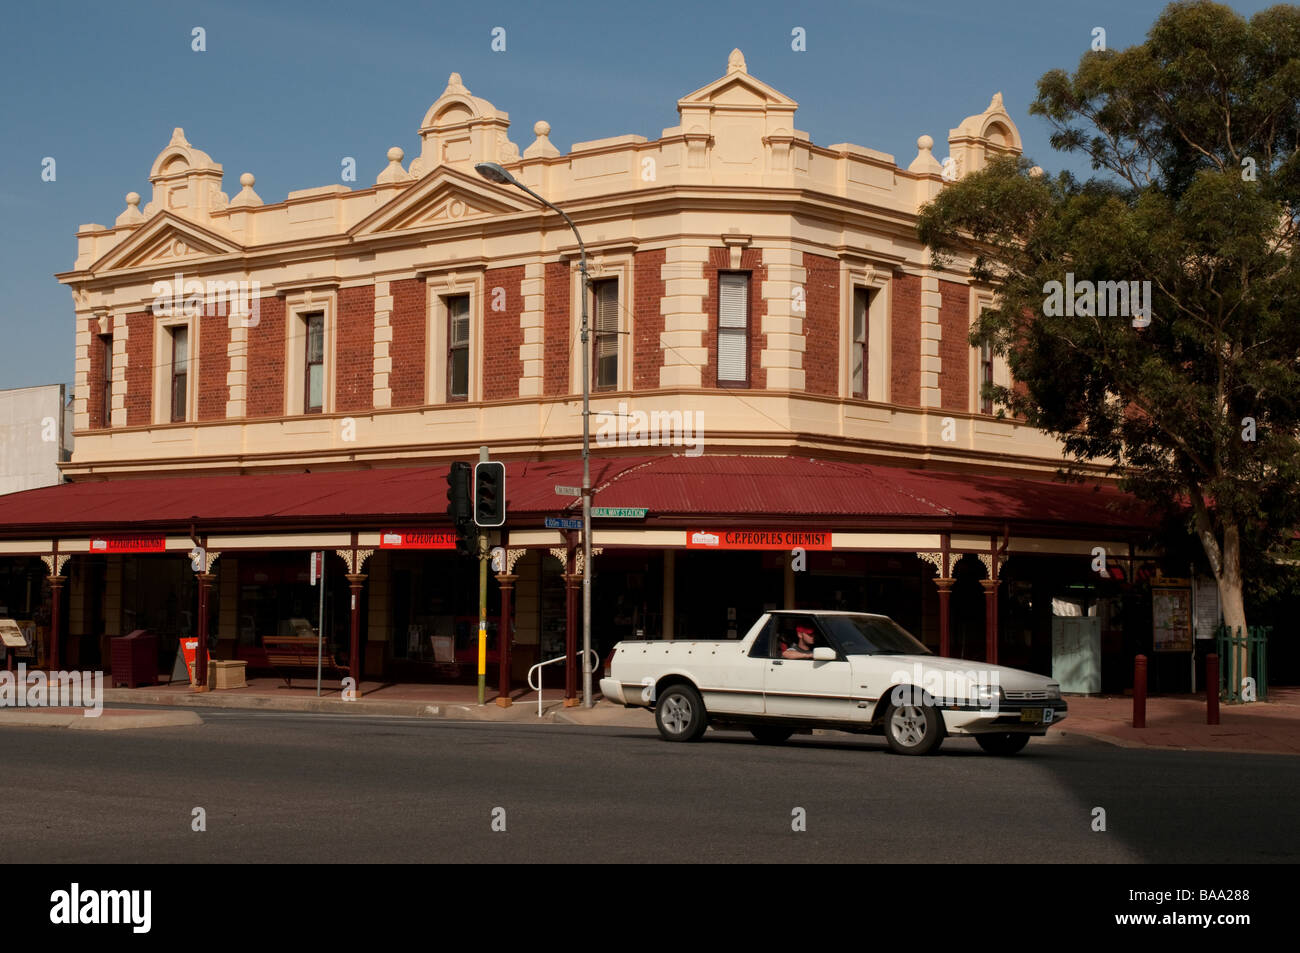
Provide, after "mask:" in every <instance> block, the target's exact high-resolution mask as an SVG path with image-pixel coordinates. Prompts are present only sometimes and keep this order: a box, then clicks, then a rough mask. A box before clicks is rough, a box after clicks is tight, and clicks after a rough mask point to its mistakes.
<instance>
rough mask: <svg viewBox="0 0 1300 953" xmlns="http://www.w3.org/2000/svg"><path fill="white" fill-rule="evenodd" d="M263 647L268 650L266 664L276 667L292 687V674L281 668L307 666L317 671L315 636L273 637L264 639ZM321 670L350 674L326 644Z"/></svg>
mask: <svg viewBox="0 0 1300 953" xmlns="http://www.w3.org/2000/svg"><path fill="white" fill-rule="evenodd" d="M262 648H263V649H264V650H265V651H266V664H267V666H269V667H270V668H273V669H276V670H277V672H278V674H279V675H280V677H281V678H283V679H284V684H285V685H288V686H290V687H292V685H293V682H292V681H291V680H290V676H288V675H285V674H284V673H283V672H279V669H286V668H287V669H294V668H306V669H310V670H311V671H313V672H314V671H316V652H317V644H316V638H315V637H314V636H302V635H294V636H284V637H271V638H263V639H262ZM320 663H321V670H322V671H330V672H337V673H339V674H342V675H347V674H349V669H348V667H347V666H346V665H340V664H339V663H338V661H337V660H336V659H335V658H334V653H333V652H331V651H330V650H329V647H328V646H325V648H324V651H323V652H322V653H321V656H320Z"/></svg>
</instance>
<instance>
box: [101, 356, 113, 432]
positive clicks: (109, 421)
mask: <svg viewBox="0 0 1300 953" xmlns="http://www.w3.org/2000/svg"><path fill="white" fill-rule="evenodd" d="M99 351H100V357H101V362H102V364H103V368H104V370H103V380H102V381H101V382H100V384H101V385H102V388H103V394H104V403H103V406H102V407H101V408H100V414H101V415H102V416H101V417H100V426H101V427H111V426H113V335H111V334H102V335H100V337H99Z"/></svg>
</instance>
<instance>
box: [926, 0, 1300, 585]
mask: <svg viewBox="0 0 1300 953" xmlns="http://www.w3.org/2000/svg"><path fill="white" fill-rule="evenodd" d="M1030 111H1031V112H1032V113H1033V114H1035V115H1039V116H1043V117H1045V118H1046V119H1047V121H1048V122H1049V123H1051V125H1052V126H1053V128H1054V130H1055V133H1054V135H1053V136H1052V145H1053V146H1054V147H1055V148H1057V149H1060V150H1064V151H1067V152H1074V153H1082V154H1084V155H1086V156H1088V157H1089V158H1090V160H1091V162H1092V166H1093V168H1094V169H1095V170H1099V171H1100V172H1101V173H1102V174H1101V175H1100V176H1099V177H1095V178H1093V179H1090V180H1089V181H1087V182H1080V181H1078V180H1077V179H1076V178H1075V177H1073V176H1071V175H1069V174H1067V173H1061V174H1059V175H1057V176H1055V177H1047V176H1043V175H1037V176H1035V175H1034V174H1031V167H1032V163H1031V162H1029V161H1028V160H1026V159H1024V158H1018V159H1017V158H1003V159H998V160H995V161H993V162H991V164H990V165H989V166H988V167H987V168H985V169H983V170H981V171H979V172H976V173H973V174H971V175H969V176H967V177H965V178H963V179H961V180H959V181H958V182H956V183H954V184H952V185H951V186H949V187H947V188H945V189H944V190H943V191H942V192H941V193H940V194H939V196H938V197H937V199H936V200H935V201H934V202H933V203H932V204H931V205H929V206H927V207H926V208H925V209H924V210H923V211H922V215H921V220H920V224H919V235H920V237H921V240H922V241H924V242H925V243H926V244H927V245H929V246H930V248H931V249H932V252H933V254H934V258H935V262H936V265H937V266H939V267H946V266H949V265H951V264H954V263H955V264H958V265H959V266H960V267H967V266H969V267H971V270H972V273H973V274H974V276H975V277H976V279H977V280H978V281H981V282H986V283H988V284H989V285H991V286H992V287H994V288H996V289H997V291H998V292H999V303H998V305H997V307H995V308H994V309H991V310H988V311H985V312H984V314H983V316H982V317H981V319H980V321H979V322H978V324H977V326H976V327H975V329H974V330H973V332H972V336H971V340H972V343H973V344H982V343H984V342H986V341H988V342H991V343H992V345H993V347H994V350H995V351H996V352H997V353H999V354H1002V355H1005V356H1006V357H1007V360H1008V363H1009V366H1010V368H1011V371H1012V374H1013V375H1014V377H1015V379H1016V380H1017V381H1020V382H1022V383H1023V384H1024V385H1025V388H1026V390H1025V392H1024V393H1017V392H1016V391H1014V390H1011V389H1007V388H997V387H995V388H993V392H994V397H995V399H996V400H997V401H998V402H999V403H1000V404H1002V405H1004V406H1006V407H1008V408H1009V409H1010V410H1011V411H1013V412H1015V413H1018V414H1021V415H1023V416H1024V417H1025V418H1026V419H1027V420H1028V421H1029V422H1030V423H1031V424H1033V425H1035V426H1037V427H1039V428H1041V429H1043V430H1045V431H1048V432H1050V433H1053V434H1054V435H1056V436H1058V437H1059V438H1060V439H1061V440H1062V441H1063V442H1064V444H1065V447H1066V449H1067V452H1068V453H1069V454H1070V455H1071V456H1073V457H1074V458H1076V459H1078V460H1106V461H1112V462H1113V463H1114V466H1115V472H1116V473H1117V474H1118V475H1120V476H1121V477H1122V479H1123V482H1124V484H1125V485H1126V487H1127V488H1128V489H1130V490H1132V491H1134V492H1136V493H1138V494H1139V495H1141V496H1143V497H1144V498H1147V499H1149V500H1152V501H1156V502H1161V503H1165V504H1171V503H1179V504H1183V505H1186V504H1187V503H1189V502H1190V503H1191V504H1193V507H1192V509H1193V512H1195V510H1197V509H1199V510H1200V511H1201V513H1202V516H1203V520H1208V522H1202V524H1201V525H1200V526H1199V529H1200V530H1201V532H1199V533H1198V537H1200V538H1201V539H1202V541H1203V542H1204V541H1205V537H1206V530H1207V529H1212V532H1213V535H1214V537H1215V539H1216V540H1217V543H1218V545H1219V546H1220V547H1221V546H1222V545H1223V542H1224V533H1225V531H1227V530H1228V529H1229V528H1233V529H1234V531H1236V532H1239V533H1240V538H1241V547H1242V560H1243V569H1245V570H1246V572H1247V577H1248V578H1249V577H1250V574H1251V571H1252V567H1253V568H1254V569H1255V570H1257V577H1258V578H1259V579H1260V582H1261V583H1263V582H1264V577H1265V576H1266V575H1267V573H1266V572H1265V571H1264V570H1263V569H1262V568H1261V567H1262V566H1263V565H1264V564H1265V563H1266V562H1267V559H1266V554H1268V553H1270V552H1272V553H1274V554H1279V553H1280V551H1281V550H1282V549H1283V548H1286V547H1287V546H1289V544H1290V542H1291V539H1292V536H1293V534H1294V532H1295V529H1296V527H1297V526H1300V441H1298V440H1297V434H1298V433H1300V417H1298V415H1300V268H1297V239H1298V238H1300V235H1298V228H1297V225H1298V218H1300V151H1298V149H1297V147H1298V146H1300V8H1297V7H1293V6H1278V7H1273V8H1270V9H1268V10H1264V11H1261V12H1260V13H1258V14H1256V15H1255V16H1254V17H1253V18H1251V20H1250V21H1249V22H1247V21H1246V20H1244V19H1243V18H1242V17H1241V16H1240V15H1238V14H1237V13H1235V12H1234V11H1232V10H1231V9H1229V8H1227V7H1224V6H1221V5H1218V4H1214V3H1206V2H1198V3H1176V4H1173V5H1171V6H1169V7H1168V8H1166V10H1165V11H1164V13H1163V14H1162V15H1161V16H1160V18H1159V19H1158V20H1157V21H1156V23H1155V24H1154V25H1153V26H1152V28H1151V31H1150V33H1149V34H1148V37H1147V40H1146V42H1145V43H1144V44H1142V45H1140V46H1136V47H1133V48H1130V49H1127V50H1123V51H1106V52H1089V53H1086V54H1085V55H1084V56H1083V58H1082V60H1081V61H1080V63H1079V67H1078V69H1077V70H1076V71H1075V73H1074V74H1073V75H1069V74H1067V73H1065V72H1064V71H1061V70H1054V71H1052V72H1050V73H1048V74H1046V75H1045V76H1043V77H1042V78H1041V79H1040V80H1039V83H1038V97H1037V99H1036V100H1035V102H1034V103H1033V105H1032V106H1031V110H1030ZM1067 272H1069V273H1072V274H1073V280H1074V282H1075V283H1076V284H1077V283H1078V282H1082V281H1085V280H1087V281H1093V282H1098V281H1124V282H1132V281H1138V282H1144V281H1149V282H1150V283H1151V314H1150V324H1149V326H1146V327H1135V326H1134V324H1133V322H1132V321H1131V320H1130V318H1128V317H1121V316H1106V317H1099V316H1094V315H1087V316H1079V315H1071V316H1067V315H1065V314H1053V313H1050V312H1051V310H1052V309H1051V308H1049V307H1047V306H1046V302H1047V298H1048V290H1049V283H1050V282H1062V283H1064V282H1065V280H1066V273H1067ZM1246 418H1250V419H1252V420H1253V421H1254V437H1255V439H1254V440H1246V439H1243V429H1245V428H1246V427H1247V424H1246V423H1243V421H1245V420H1246ZM1265 588H1269V587H1268V586H1265Z"/></svg>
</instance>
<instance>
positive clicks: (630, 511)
mask: <svg viewBox="0 0 1300 953" xmlns="http://www.w3.org/2000/svg"><path fill="white" fill-rule="evenodd" d="M648 512H649V509H648V508H647V507H644V506H593V507H592V508H591V515H592V516H599V517H601V518H602V519H623V520H643V519H645V515H646V513H648Z"/></svg>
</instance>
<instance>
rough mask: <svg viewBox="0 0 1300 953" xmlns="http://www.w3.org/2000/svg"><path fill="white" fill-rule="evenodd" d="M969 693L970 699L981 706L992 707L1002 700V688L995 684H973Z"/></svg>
mask: <svg viewBox="0 0 1300 953" xmlns="http://www.w3.org/2000/svg"><path fill="white" fill-rule="evenodd" d="M970 695H971V700H972V701H973V702H974V703H975V704H976V705H979V706H980V707H981V708H992V707H993V706H994V705H996V704H997V703H998V702H999V701H1001V700H1002V689H1001V688H999V687H998V686H997V685H974V686H972V687H971V692H970Z"/></svg>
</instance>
